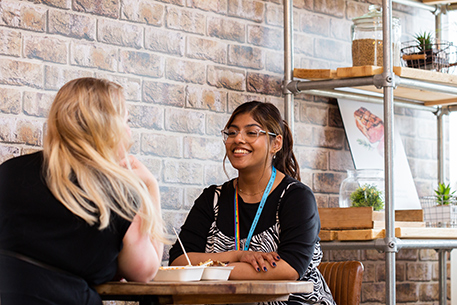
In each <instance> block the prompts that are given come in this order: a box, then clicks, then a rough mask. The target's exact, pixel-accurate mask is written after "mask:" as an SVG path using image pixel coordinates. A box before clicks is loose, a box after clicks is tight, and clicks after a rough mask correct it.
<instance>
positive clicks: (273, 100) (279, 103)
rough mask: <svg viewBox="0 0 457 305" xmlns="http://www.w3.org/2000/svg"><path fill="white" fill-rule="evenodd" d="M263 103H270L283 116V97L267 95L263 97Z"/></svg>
mask: <svg viewBox="0 0 457 305" xmlns="http://www.w3.org/2000/svg"><path fill="white" fill-rule="evenodd" d="M265 103H270V104H273V105H275V106H276V108H278V110H279V112H280V113H281V117H282V118H284V110H285V108H284V98H283V97H275V96H267V97H265ZM295 111H296V110H295Z"/></svg>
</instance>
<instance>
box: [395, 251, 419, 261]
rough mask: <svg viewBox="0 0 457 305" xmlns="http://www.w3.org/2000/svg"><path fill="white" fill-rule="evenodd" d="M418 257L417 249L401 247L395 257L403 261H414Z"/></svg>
mask: <svg viewBox="0 0 457 305" xmlns="http://www.w3.org/2000/svg"><path fill="white" fill-rule="evenodd" d="M417 258H418V250H417V249H401V250H400V251H398V253H397V259H399V260H405V261H416V260H417Z"/></svg>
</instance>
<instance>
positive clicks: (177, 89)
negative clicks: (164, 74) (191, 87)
mask: <svg viewBox="0 0 457 305" xmlns="http://www.w3.org/2000/svg"><path fill="white" fill-rule="evenodd" d="M143 94H144V96H143V101H144V102H146V103H153V104H163V105H169V106H175V107H183V106H184V105H185V101H186V96H185V86H183V85H180V84H171V83H159V82H152V81H144V83H143Z"/></svg>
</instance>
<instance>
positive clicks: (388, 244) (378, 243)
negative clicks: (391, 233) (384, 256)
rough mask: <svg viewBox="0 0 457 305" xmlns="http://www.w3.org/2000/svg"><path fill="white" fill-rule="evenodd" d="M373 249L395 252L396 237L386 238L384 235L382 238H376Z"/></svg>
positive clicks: (381, 251)
mask: <svg viewBox="0 0 457 305" xmlns="http://www.w3.org/2000/svg"><path fill="white" fill-rule="evenodd" d="M375 249H376V250H378V252H380V253H392V252H393V253H397V252H398V250H399V248H398V238H396V237H394V238H391V239H388V238H387V237H386V238H384V239H377V240H375Z"/></svg>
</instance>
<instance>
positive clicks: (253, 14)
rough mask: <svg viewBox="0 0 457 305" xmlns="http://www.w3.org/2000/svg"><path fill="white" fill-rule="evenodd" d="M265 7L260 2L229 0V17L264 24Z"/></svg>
mask: <svg viewBox="0 0 457 305" xmlns="http://www.w3.org/2000/svg"><path fill="white" fill-rule="evenodd" d="M264 14H265V6H264V4H263V3H262V2H260V1H243V0H228V15H229V16H234V17H240V18H243V19H247V20H252V21H255V22H263V18H264V17H263V16H264Z"/></svg>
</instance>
